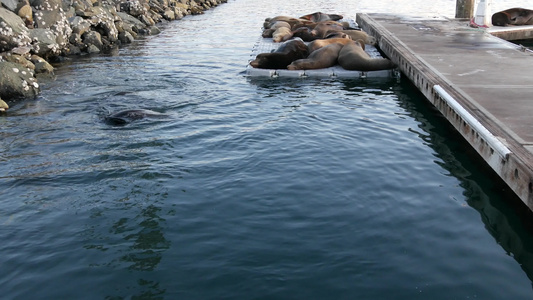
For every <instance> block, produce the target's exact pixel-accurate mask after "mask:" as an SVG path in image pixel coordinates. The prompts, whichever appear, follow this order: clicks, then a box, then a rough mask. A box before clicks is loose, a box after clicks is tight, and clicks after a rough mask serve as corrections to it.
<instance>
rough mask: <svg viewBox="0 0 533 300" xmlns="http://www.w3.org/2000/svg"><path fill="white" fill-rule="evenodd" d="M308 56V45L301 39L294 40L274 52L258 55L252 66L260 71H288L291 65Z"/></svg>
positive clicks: (251, 63)
mask: <svg viewBox="0 0 533 300" xmlns="http://www.w3.org/2000/svg"><path fill="white" fill-rule="evenodd" d="M307 55H308V50H307V45H306V44H305V43H304V42H303V41H302V40H301V39H292V40H289V41H287V42H284V43H283V44H281V46H279V47H278V49H276V51H274V52H270V53H260V54H258V55H257V56H256V57H255V59H254V60H253V61H251V62H250V65H251V66H252V67H254V68H259V69H287V66H288V65H289V64H290V63H292V62H293V61H295V60H297V59H301V58H305V57H307Z"/></svg>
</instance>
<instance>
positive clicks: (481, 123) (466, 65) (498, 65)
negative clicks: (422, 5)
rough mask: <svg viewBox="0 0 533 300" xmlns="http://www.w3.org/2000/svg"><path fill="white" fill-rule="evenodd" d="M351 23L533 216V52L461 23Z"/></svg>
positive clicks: (370, 19) (376, 17)
mask: <svg viewBox="0 0 533 300" xmlns="http://www.w3.org/2000/svg"><path fill="white" fill-rule="evenodd" d="M357 23H358V24H359V26H360V27H362V28H363V29H364V30H365V31H366V32H368V33H369V34H371V35H373V36H374V37H376V38H377V39H378V44H379V48H380V49H381V50H382V51H383V52H384V54H385V55H386V56H388V57H389V58H390V59H391V60H392V61H393V62H395V63H396V64H397V65H398V68H399V69H400V70H401V71H402V73H403V74H405V76H407V77H408V78H409V79H410V80H411V81H412V82H413V84H414V85H415V86H416V87H417V88H418V89H419V90H420V91H421V92H422V93H423V94H424V96H425V97H426V98H427V99H428V100H429V101H430V102H431V103H432V104H433V105H434V106H435V107H436V108H437V109H438V110H439V111H440V112H441V113H442V114H443V115H444V116H445V117H446V118H447V119H448V121H449V122H450V123H451V124H453V126H454V127H455V128H456V129H457V131H459V132H460V133H461V135H462V136H463V137H464V138H465V139H466V140H467V141H468V142H469V143H470V145H471V146H472V147H473V148H474V149H476V151H477V152H478V153H479V154H480V155H481V157H482V158H483V159H484V160H485V161H486V162H487V164H488V165H490V166H491V168H492V169H494V171H495V172H496V173H497V174H498V175H499V176H500V177H501V178H502V179H503V180H504V181H505V182H506V183H507V185H509V187H510V188H511V189H512V190H513V191H514V192H515V193H516V194H517V195H518V196H519V197H520V199H522V201H523V202H524V203H525V204H526V205H527V206H528V207H529V209H530V210H533V76H531V75H530V71H531V69H532V68H533V53H532V52H531V51H529V50H526V49H525V48H523V47H521V46H518V45H515V44H512V43H510V42H507V41H505V40H503V39H500V38H498V37H495V36H493V35H492V34H490V33H489V31H488V30H486V29H481V28H472V27H470V26H469V22H468V20H465V19H446V18H434V19H419V18H412V17H411V18H407V17H401V16H393V15H384V14H358V16H357Z"/></svg>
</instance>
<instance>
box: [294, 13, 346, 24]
mask: <svg viewBox="0 0 533 300" xmlns="http://www.w3.org/2000/svg"><path fill="white" fill-rule="evenodd" d="M342 18H343V16H341V15H335V14H325V13H322V12H319V11H317V12H315V13H312V14H308V15H305V16H301V17H300V19H305V20H309V21H311V22H315V23H316V22H321V21H328V20H332V21H338V20H340V19H342Z"/></svg>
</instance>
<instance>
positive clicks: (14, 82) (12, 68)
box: [0, 61, 39, 99]
mask: <svg viewBox="0 0 533 300" xmlns="http://www.w3.org/2000/svg"><path fill="white" fill-rule="evenodd" d="M38 93H39V84H38V83H37V81H36V80H35V78H34V74H33V72H32V71H31V70H30V69H26V68H24V67H22V66H20V65H18V64H15V63H12V62H7V61H0V98H4V99H6V98H21V97H23V98H29V97H35V96H37V94H38Z"/></svg>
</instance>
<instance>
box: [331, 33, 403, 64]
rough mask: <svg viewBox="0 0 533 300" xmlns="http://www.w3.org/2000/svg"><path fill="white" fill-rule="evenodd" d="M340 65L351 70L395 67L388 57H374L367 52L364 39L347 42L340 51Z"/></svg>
mask: <svg viewBox="0 0 533 300" xmlns="http://www.w3.org/2000/svg"><path fill="white" fill-rule="evenodd" d="M338 62H339V65H341V67H342V68H343V69H345V70H350V71H379V70H388V69H393V68H394V67H395V65H394V63H393V62H392V61H390V60H389V59H387V58H372V57H370V55H368V53H366V52H365V43H364V42H363V41H362V40H357V41H352V42H350V43H348V44H346V45H345V46H344V47H342V49H341V50H340V52H339V57H338Z"/></svg>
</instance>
